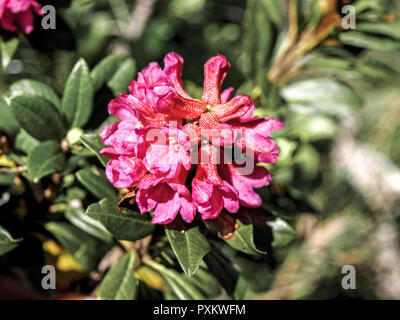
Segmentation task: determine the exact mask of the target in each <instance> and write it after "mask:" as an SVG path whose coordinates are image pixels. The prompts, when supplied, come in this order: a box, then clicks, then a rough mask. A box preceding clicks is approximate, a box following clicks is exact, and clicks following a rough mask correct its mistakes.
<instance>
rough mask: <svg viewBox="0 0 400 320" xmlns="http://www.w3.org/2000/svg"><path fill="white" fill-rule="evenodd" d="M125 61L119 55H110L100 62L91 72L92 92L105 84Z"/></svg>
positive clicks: (123, 57)
mask: <svg viewBox="0 0 400 320" xmlns="http://www.w3.org/2000/svg"><path fill="white" fill-rule="evenodd" d="M125 59H126V57H125V56H123V55H120V54H112V55H109V56H107V57H105V58H104V59H103V60H101V61H100V62H99V63H98V64H97V65H96V66H95V67H94V69H93V71H92V72H91V74H90V75H91V77H92V79H93V87H94V90H95V91H97V90H99V89H100V88H101V87H102V86H103V85H104V84H106V83H107V82H108V81H109V80H110V79H111V78H112V77H113V75H114V74H115V71H116V70H118V68H119V67H120V65H121V64H122V62H123V61H124V60H125Z"/></svg>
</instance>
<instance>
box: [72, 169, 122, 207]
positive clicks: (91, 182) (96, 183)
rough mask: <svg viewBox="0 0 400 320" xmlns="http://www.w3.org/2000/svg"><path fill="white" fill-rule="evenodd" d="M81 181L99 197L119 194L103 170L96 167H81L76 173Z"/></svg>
mask: <svg viewBox="0 0 400 320" xmlns="http://www.w3.org/2000/svg"><path fill="white" fill-rule="evenodd" d="M76 177H77V178H78V180H79V182H80V183H82V185H83V186H84V187H85V188H86V189H88V190H89V191H90V192H91V193H92V194H93V195H94V196H95V197H97V198H98V199H103V198H106V197H114V196H116V195H117V193H116V190H115V189H114V187H113V185H112V184H111V183H110V182H109V181H108V180H107V178H106V175H105V174H104V172H103V171H100V170H99V169H97V168H96V167H92V168H85V169H81V170H79V171H78V172H77V173H76Z"/></svg>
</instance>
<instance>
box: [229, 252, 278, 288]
mask: <svg viewBox="0 0 400 320" xmlns="http://www.w3.org/2000/svg"><path fill="white" fill-rule="evenodd" d="M233 264H234V266H235V268H236V269H237V270H238V271H239V273H240V276H241V277H243V278H244V279H245V280H246V284H247V286H248V287H249V289H251V290H252V291H254V292H262V291H266V290H267V289H268V288H269V286H270V284H271V282H272V280H273V276H272V273H271V269H270V266H269V264H268V263H265V262H264V263H263V262H260V261H254V260H252V259H249V258H248V257H243V256H239V255H237V256H235V257H234V258H233Z"/></svg>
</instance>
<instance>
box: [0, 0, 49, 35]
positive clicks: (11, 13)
mask: <svg viewBox="0 0 400 320" xmlns="http://www.w3.org/2000/svg"><path fill="white" fill-rule="evenodd" d="M33 12H35V13H37V14H38V15H41V16H42V15H43V14H44V13H43V11H42V8H41V6H40V4H39V3H37V2H36V1H34V0H0V27H1V28H2V29H4V30H6V31H10V32H16V31H17V30H21V31H23V32H24V33H26V34H29V33H31V32H32V30H33Z"/></svg>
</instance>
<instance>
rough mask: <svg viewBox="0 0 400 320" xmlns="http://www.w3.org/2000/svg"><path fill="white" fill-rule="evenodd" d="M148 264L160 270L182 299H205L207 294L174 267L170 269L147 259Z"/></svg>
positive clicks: (176, 294)
mask: <svg viewBox="0 0 400 320" xmlns="http://www.w3.org/2000/svg"><path fill="white" fill-rule="evenodd" d="M146 264H147V265H148V266H150V267H152V268H153V269H154V270H156V271H158V272H159V273H160V275H161V276H162V278H163V279H164V282H165V285H166V286H167V287H168V288H169V289H170V290H171V291H172V292H173V294H174V295H175V296H176V297H177V298H178V299H180V300H204V299H205V296H204V295H203V294H202V293H201V292H200V290H199V289H198V288H197V287H196V286H195V285H194V284H193V283H192V282H191V281H190V279H189V278H187V277H186V276H184V275H182V274H181V273H179V272H177V271H176V270H173V269H168V268H166V267H165V266H163V265H162V264H159V263H157V262H156V261H154V260H150V261H146Z"/></svg>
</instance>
